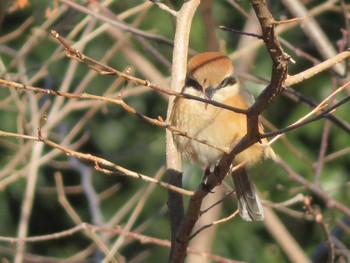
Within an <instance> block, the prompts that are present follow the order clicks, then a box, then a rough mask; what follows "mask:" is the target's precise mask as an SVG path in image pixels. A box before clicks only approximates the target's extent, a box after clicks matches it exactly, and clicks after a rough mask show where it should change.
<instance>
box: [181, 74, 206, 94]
mask: <svg viewBox="0 0 350 263" xmlns="http://www.w3.org/2000/svg"><path fill="white" fill-rule="evenodd" d="M185 87H193V88H194V89H195V90H199V91H202V86H201V85H200V84H199V83H198V82H197V81H196V80H195V79H193V78H191V77H189V76H187V77H186V80H185Z"/></svg>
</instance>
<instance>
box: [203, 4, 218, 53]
mask: <svg viewBox="0 0 350 263" xmlns="http://www.w3.org/2000/svg"><path fill="white" fill-rule="evenodd" d="M201 9H202V20H203V26H204V28H205V43H206V50H207V51H217V50H218V39H217V36H216V25H215V22H214V17H213V1H212V0H203V1H202V5H201Z"/></svg>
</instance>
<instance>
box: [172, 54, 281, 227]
mask: <svg viewBox="0 0 350 263" xmlns="http://www.w3.org/2000/svg"><path fill="white" fill-rule="evenodd" d="M182 93H186V94H191V95H194V96H197V97H200V98H204V99H209V100H213V101H217V102H220V103H222V104H226V105H229V106H233V107H236V108H241V109H247V108H249V106H250V105H252V103H253V102H254V99H253V97H252V96H251V94H250V93H249V91H248V90H247V89H246V88H245V87H244V86H243V85H242V83H241V82H240V81H239V80H238V79H237V78H236V76H235V74H234V67H233V65H232V63H231V61H230V59H229V58H228V57H227V56H225V55H224V54H222V53H220V52H206V53H200V54H198V55H195V56H194V57H193V58H192V59H190V61H189V62H188V71H187V77H186V80H185V85H184V87H183V89H182ZM170 121H171V123H172V125H174V126H176V127H177V128H179V129H180V130H181V131H183V132H185V133H186V135H187V136H189V137H190V138H188V137H185V136H181V135H179V134H174V141H175V145H176V146H177V148H178V150H179V151H180V152H181V154H182V156H183V157H184V158H185V159H188V160H191V161H194V162H196V163H197V164H198V165H199V166H200V167H201V168H203V169H211V170H212V169H213V168H214V167H215V165H216V164H217V162H218V160H219V159H220V157H221V156H222V155H223V152H222V151H220V150H218V149H215V148H213V147H211V146H210V145H215V146H218V147H226V148H227V147H228V148H229V149H232V147H233V146H234V145H235V143H237V142H238V141H239V140H240V139H241V138H242V137H243V136H244V135H245V134H246V132H247V125H246V116H245V114H241V113H236V112H234V111H231V110H227V109H223V108H220V107H218V106H214V105H211V104H208V103H204V102H201V101H196V100H190V99H186V98H181V97H177V98H176V99H175V100H174V105H173V110H172V114H171V116H170ZM259 131H260V132H263V129H262V126H260V127H259ZM191 138H195V139H198V140H201V141H206V142H208V143H207V144H205V143H201V142H198V141H196V140H193V139H191ZM261 157H265V158H274V157H275V153H274V151H273V150H272V148H271V147H270V146H269V145H268V142H267V139H262V140H261V142H260V143H255V144H253V145H252V146H251V147H249V148H247V149H246V150H244V151H242V152H240V153H239V154H237V155H236V157H235V159H234V161H233V165H237V164H243V165H241V166H240V168H238V169H236V170H235V171H234V172H233V173H232V177H233V181H234V185H235V190H236V195H237V200H238V208H239V213H240V216H241V217H242V218H243V219H244V220H247V221H251V220H263V219H264V213H263V210H262V206H261V203H260V200H259V197H258V196H257V193H256V191H255V188H254V185H253V184H252V182H251V180H250V179H249V177H248V174H247V172H246V168H247V167H249V166H251V165H253V164H254V163H256V162H257V161H258V160H259V159H260V158H261Z"/></svg>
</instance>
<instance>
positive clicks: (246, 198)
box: [232, 167, 264, 221]
mask: <svg viewBox="0 0 350 263" xmlns="http://www.w3.org/2000/svg"><path fill="white" fill-rule="evenodd" d="M232 178H233V183H234V185H235V189H236V195H237V201H238V209H239V215H240V216H241V217H242V218H243V219H244V220H246V221H252V220H255V221H261V220H263V219H264V212H263V209H262V205H261V203H260V199H259V197H258V195H257V193H256V191H255V187H254V185H253V183H252V182H251V180H250V178H249V176H248V173H247V171H246V169H245V168H244V167H240V168H238V169H237V170H235V171H234V172H233V173H232Z"/></svg>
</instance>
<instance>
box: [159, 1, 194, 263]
mask: <svg viewBox="0 0 350 263" xmlns="http://www.w3.org/2000/svg"><path fill="white" fill-rule="evenodd" d="M199 3H200V0H191V1H186V2H185V3H184V4H183V6H182V7H181V9H180V10H179V12H178V13H177V20H176V32H175V42H174V51H173V67H172V81H171V90H173V91H180V90H181V89H182V86H183V83H184V81H185V77H186V63H187V53H188V43H189V36H190V29H191V22H192V18H193V16H194V13H195V11H196V9H197V7H198V5H199ZM173 100H174V98H172V97H170V99H169V106H168V116H170V113H171V111H172V107H173ZM166 139H167V141H166V143H167V144H166V152H167V155H166V159H167V160H166V161H167V168H168V182H169V184H173V185H175V186H179V187H181V186H182V173H181V172H180V171H181V158H180V154H179V152H177V150H176V148H175V146H174V142H173V139H172V134H171V132H169V131H167V133H166ZM168 207H169V211H170V223H171V251H170V256H169V262H183V261H184V260H185V257H186V250H187V244H186V246H185V247H182V248H181V249H179V250H178V249H176V248H175V247H177V244H178V243H177V242H176V239H177V233H178V231H179V228H180V226H181V223H182V222H183V218H184V206H183V199H182V196H181V195H179V194H177V193H174V192H171V191H169V192H168Z"/></svg>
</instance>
